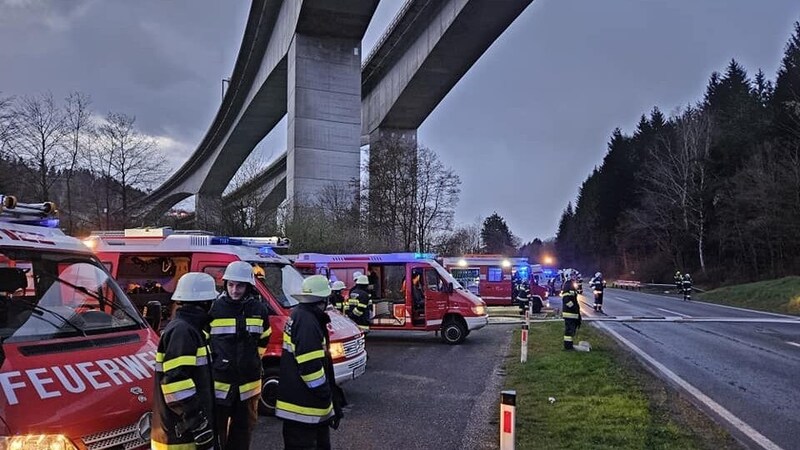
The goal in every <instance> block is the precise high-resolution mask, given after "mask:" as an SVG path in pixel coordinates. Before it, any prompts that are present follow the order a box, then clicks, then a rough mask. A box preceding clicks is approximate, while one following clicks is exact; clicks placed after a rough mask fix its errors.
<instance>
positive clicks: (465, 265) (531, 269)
mask: <svg viewBox="0 0 800 450" xmlns="http://www.w3.org/2000/svg"><path fill="white" fill-rule="evenodd" d="M442 262H443V263H442V265H443V266H444V268H445V269H446V270H447V271H448V272H450V274H451V275H452V276H453V278H455V279H456V280H458V282H459V283H461V284H462V285H463V286H465V287H466V288H467V289H469V290H470V291H471V292H473V293H474V294H475V295H477V296H479V297H480V298H481V299H482V300H483V301H485V302H486V304H487V305H489V306H511V305H517V304H518V303H519V302H518V300H517V284H518V283H520V282H522V283H525V284H526V285H527V286H528V287H529V289H530V296H531V297H539V300H540V301H541V302H542V305H546V301H547V298H548V294H549V292H548V291H547V288H545V287H543V286H541V285H540V284H539V282H540V277H541V276H542V268H541V266H540V265H538V264H534V265H531V264H529V263H528V258H506V257H505V256H503V255H464V256H462V257H448V258H444V259H443V260H442Z"/></svg>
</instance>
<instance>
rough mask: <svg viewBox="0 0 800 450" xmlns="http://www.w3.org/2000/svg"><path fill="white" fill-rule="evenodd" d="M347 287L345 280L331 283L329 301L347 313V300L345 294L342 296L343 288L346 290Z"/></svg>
mask: <svg viewBox="0 0 800 450" xmlns="http://www.w3.org/2000/svg"><path fill="white" fill-rule="evenodd" d="M345 287H346V286H345V285H344V282H343V281H334V282H333V284H332V285H331V296H330V297H328V303H329V304H330V305H332V306H333V308H334V309H335V310H337V311H339V312H340V313H342V314H344V313H345V309H344V306H345V301H344V296H342V290H344V288H345Z"/></svg>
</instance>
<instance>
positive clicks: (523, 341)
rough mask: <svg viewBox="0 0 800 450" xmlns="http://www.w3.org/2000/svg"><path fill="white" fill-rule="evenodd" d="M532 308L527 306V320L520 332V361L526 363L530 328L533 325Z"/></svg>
mask: <svg viewBox="0 0 800 450" xmlns="http://www.w3.org/2000/svg"><path fill="white" fill-rule="evenodd" d="M529 310H530V308H525V321H524V322H523V323H522V331H521V332H520V350H519V362H521V363H524V362H527V361H528V330H529V329H530V326H531V315H530V311H529Z"/></svg>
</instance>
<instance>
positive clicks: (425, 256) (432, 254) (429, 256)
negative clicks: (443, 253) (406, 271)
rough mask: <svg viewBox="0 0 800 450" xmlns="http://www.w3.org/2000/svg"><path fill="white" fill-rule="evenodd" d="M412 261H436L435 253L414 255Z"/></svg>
mask: <svg viewBox="0 0 800 450" xmlns="http://www.w3.org/2000/svg"><path fill="white" fill-rule="evenodd" d="M414 259H436V253H414Z"/></svg>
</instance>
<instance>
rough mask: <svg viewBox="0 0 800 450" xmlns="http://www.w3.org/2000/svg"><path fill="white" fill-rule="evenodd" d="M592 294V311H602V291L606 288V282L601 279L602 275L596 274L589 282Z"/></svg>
mask: <svg viewBox="0 0 800 450" xmlns="http://www.w3.org/2000/svg"><path fill="white" fill-rule="evenodd" d="M589 284H590V285H591V286H592V292H593V293H594V310H595V311H603V291H604V290H605V288H606V280H604V279H603V274H602V273H600V272H597V273H596V274H594V277H593V278H592V279H591V280H590V281H589Z"/></svg>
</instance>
